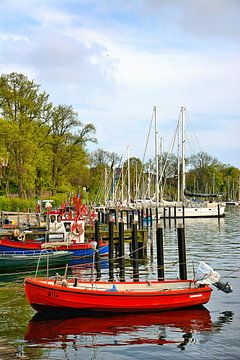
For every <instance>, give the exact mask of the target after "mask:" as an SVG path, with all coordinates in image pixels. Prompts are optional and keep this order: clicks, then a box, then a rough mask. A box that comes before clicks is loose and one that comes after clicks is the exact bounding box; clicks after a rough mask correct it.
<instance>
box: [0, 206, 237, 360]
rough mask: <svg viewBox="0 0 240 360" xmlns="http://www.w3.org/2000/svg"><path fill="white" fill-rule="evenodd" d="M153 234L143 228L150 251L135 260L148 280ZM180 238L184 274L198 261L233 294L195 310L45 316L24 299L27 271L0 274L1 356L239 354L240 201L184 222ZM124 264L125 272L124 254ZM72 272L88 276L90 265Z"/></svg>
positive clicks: (123, 359)
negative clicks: (219, 214)
mask: <svg viewBox="0 0 240 360" xmlns="http://www.w3.org/2000/svg"><path fill="white" fill-rule="evenodd" d="M179 223H181V221H180V220H179ZM176 225H178V224H175V223H174V221H166V223H165V224H164V226H165V227H164V249H165V253H164V259H165V277H167V278H175V277H176V276H178V249H177V231H176ZM155 234H156V231H155V230H154V229H152V230H151V229H149V239H148V248H147V255H148V256H147V259H146V260H145V261H143V262H142V263H141V266H140V276H141V278H142V279H144V280H145V279H146V278H147V279H148V280H149V281H151V279H156V245H155ZM185 237H186V251H187V264H188V265H187V271H188V278H191V277H192V276H193V274H194V273H195V272H196V269H197V266H198V264H199V262H200V261H204V262H206V263H207V264H209V265H210V266H211V267H212V268H213V269H214V270H216V271H217V272H218V273H219V274H220V275H221V280H222V281H223V282H229V284H230V285H231V286H232V288H233V292H232V293H230V294H226V293H224V292H222V291H219V290H218V289H217V288H214V289H213V292H212V296H211V300H210V301H209V303H207V304H206V305H205V306H204V307H201V308H197V309H186V310H176V311H166V312H162V313H161V312H160V313H147V314H126V315H115V316H109V315H108V316H102V317H91V316H89V315H88V316H87V317H84V316H81V317H74V318H58V317H57V315H58V314H55V315H56V316H55V318H52V319H47V318H43V317H40V316H39V315H37V314H36V312H35V311H34V310H33V309H32V308H31V307H30V306H29V305H28V303H27V300H26V297H25V294H24V289H23V279H24V277H25V276H27V274H26V273H20V274H19V273H18V274H17V275H16V274H0V360H5V359H31V360H35V359H44V360H45V359H52V360H53V359H54V360H65V359H69V360H72V359H96V360H112V359H119V360H128V359H129V360H130V359H146V358H147V359H180V360H181V359H182V360H183V359H184V360H185V359H211V360H212V359H218V360H219V359H226V360H231V359H232V360H235V359H236V360H237V359H239V358H240V355H239V354H240V335H239V328H240V207H238V206H232V207H231V206H229V207H228V208H227V211H226V216H225V218H221V219H188V220H185ZM105 265H106V264H105ZM126 266H127V268H126V274H127V276H129V277H131V274H132V267H131V261H130V259H129V260H127V261H126ZM103 267H104V269H103V276H107V274H108V269H107V266H103ZM77 270H78V272H79V274H80V275H83V274H88V273H89V274H90V272H91V267H90V268H87V267H86V266H84V265H81V266H79V267H77Z"/></svg>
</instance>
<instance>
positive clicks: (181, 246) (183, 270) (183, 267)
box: [177, 225, 187, 280]
mask: <svg viewBox="0 0 240 360" xmlns="http://www.w3.org/2000/svg"><path fill="white" fill-rule="evenodd" d="M177 235H178V258H179V276H180V279H181V280H187V261H186V244H185V229H184V226H183V225H179V226H178V228H177Z"/></svg>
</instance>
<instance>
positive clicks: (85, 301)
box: [24, 278, 212, 313]
mask: <svg viewBox="0 0 240 360" xmlns="http://www.w3.org/2000/svg"><path fill="white" fill-rule="evenodd" d="M24 286H25V292H26V295H27V299H28V302H29V304H30V305H31V306H32V307H33V308H34V309H35V310H36V311H38V312H54V311H59V312H63V313H64V312H67V313H69V312H77V313H82V312H84V313H86V312H87V313H88V312H90V313H95V312H97V313H101V312H104V313H105V312H110V313H125V312H153V311H164V310H173V309H180V308H187V307H192V306H199V305H203V304H205V303H207V302H208V301H209V299H210V296H211V291H212V288H211V287H210V286H209V285H207V284H200V283H198V282H197V281H195V280H164V281H152V282H146V281H142V282H103V281H97V282H96V281H95V282H90V281H89V282H78V281H77V279H69V280H66V279H63V280H58V278H55V279H50V278H49V279H43V278H26V279H25V282H24Z"/></svg>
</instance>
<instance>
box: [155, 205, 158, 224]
mask: <svg viewBox="0 0 240 360" xmlns="http://www.w3.org/2000/svg"><path fill="white" fill-rule="evenodd" d="M155 216H156V224H158V207H156V211H155Z"/></svg>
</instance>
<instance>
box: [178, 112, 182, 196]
mask: <svg viewBox="0 0 240 360" xmlns="http://www.w3.org/2000/svg"><path fill="white" fill-rule="evenodd" d="M181 115H182V114H181V112H180V115H179V118H178V126H177V137H178V149H177V202H179V201H180V148H181V145H180V124H181V120H182V117H181Z"/></svg>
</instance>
